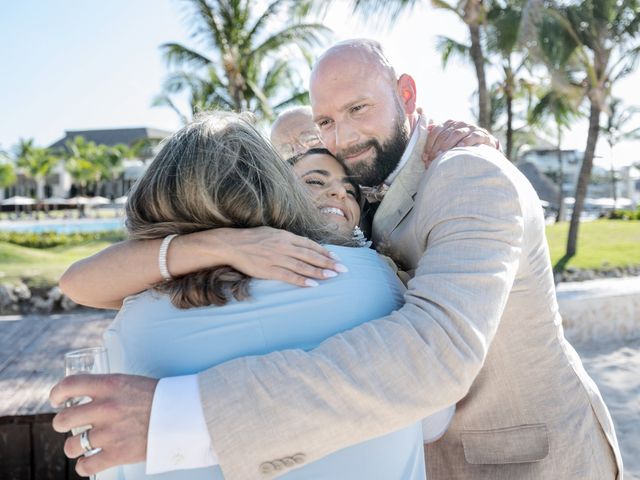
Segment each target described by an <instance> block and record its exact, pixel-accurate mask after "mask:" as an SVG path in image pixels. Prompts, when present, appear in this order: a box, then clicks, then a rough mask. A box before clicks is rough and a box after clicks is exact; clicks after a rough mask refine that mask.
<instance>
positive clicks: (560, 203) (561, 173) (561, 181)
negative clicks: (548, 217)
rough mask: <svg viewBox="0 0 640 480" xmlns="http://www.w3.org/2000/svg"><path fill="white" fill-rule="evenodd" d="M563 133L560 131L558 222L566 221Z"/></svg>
mask: <svg viewBox="0 0 640 480" xmlns="http://www.w3.org/2000/svg"><path fill="white" fill-rule="evenodd" d="M561 145H562V135H561V134H560V133H558V187H559V188H558V215H557V216H556V222H562V221H564V165H563V161H562V149H561Z"/></svg>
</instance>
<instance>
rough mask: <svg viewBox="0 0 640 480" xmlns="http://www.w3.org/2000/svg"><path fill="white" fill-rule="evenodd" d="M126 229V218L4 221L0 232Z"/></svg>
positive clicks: (0, 223) (68, 231)
mask: <svg viewBox="0 0 640 480" xmlns="http://www.w3.org/2000/svg"><path fill="white" fill-rule="evenodd" d="M122 229H124V218H83V219H69V220H59V219H56V220H39V221H34V220H2V221H0V232H31V233H42V232H56V233H76V232H102V231H105V230H122Z"/></svg>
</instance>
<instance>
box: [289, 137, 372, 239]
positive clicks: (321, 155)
mask: <svg viewBox="0 0 640 480" xmlns="http://www.w3.org/2000/svg"><path fill="white" fill-rule="evenodd" d="M287 161H288V162H289V163H290V164H291V165H292V166H293V171H294V173H295V174H296V176H297V177H299V178H300V179H301V180H302V182H303V183H304V184H305V186H306V187H307V189H308V191H309V193H310V194H311V198H312V199H313V202H314V203H315V205H316V207H318V209H319V210H320V213H322V214H323V215H324V216H325V217H326V219H327V221H328V222H329V223H331V224H333V225H336V227H337V228H338V230H339V231H340V232H342V233H345V234H349V233H351V232H353V231H354V229H355V228H356V226H357V225H358V224H359V223H360V188H359V187H358V184H357V183H356V182H355V181H354V180H353V179H351V178H350V177H348V176H347V173H346V171H345V169H344V167H343V166H342V165H341V164H340V162H339V161H338V160H337V159H336V158H335V157H334V156H333V155H331V153H330V152H329V150H327V149H325V148H312V149H311V150H309V151H307V152H305V153H302V154H300V155H296V156H295V157H292V158H290V159H289V160H287Z"/></svg>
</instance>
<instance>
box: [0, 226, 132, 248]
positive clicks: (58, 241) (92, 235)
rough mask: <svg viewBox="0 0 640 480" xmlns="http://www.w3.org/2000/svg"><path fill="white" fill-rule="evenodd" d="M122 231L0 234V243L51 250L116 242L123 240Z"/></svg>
mask: <svg viewBox="0 0 640 480" xmlns="http://www.w3.org/2000/svg"><path fill="white" fill-rule="evenodd" d="M124 238H125V234H124V232H123V231H122V230H109V231H103V232H76V233H57V232H39V233H34V232H0V242H7V243H12V244H14V245H20V246H21V247H28V248H53V247H59V246H72V245H80V244H83V243H87V242H92V241H110V242H118V241H120V240H124Z"/></svg>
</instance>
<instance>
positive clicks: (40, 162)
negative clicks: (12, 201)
mask: <svg viewBox="0 0 640 480" xmlns="http://www.w3.org/2000/svg"><path fill="white" fill-rule="evenodd" d="M59 162H60V157H58V156H56V155H54V153H53V152H52V151H51V150H49V149H48V148H43V147H36V146H35V145H34V141H33V139H29V140H24V139H23V140H20V142H19V144H18V147H17V156H16V165H17V166H18V167H19V168H21V169H22V170H23V172H24V173H25V174H26V175H27V176H28V177H30V178H32V179H33V180H34V181H35V182H36V186H37V187H36V199H37V200H38V201H42V200H43V199H44V184H45V179H46V177H47V175H49V174H50V173H51V171H52V170H53V168H54V167H55V166H56V165H57V164H58V163H59Z"/></svg>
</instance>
